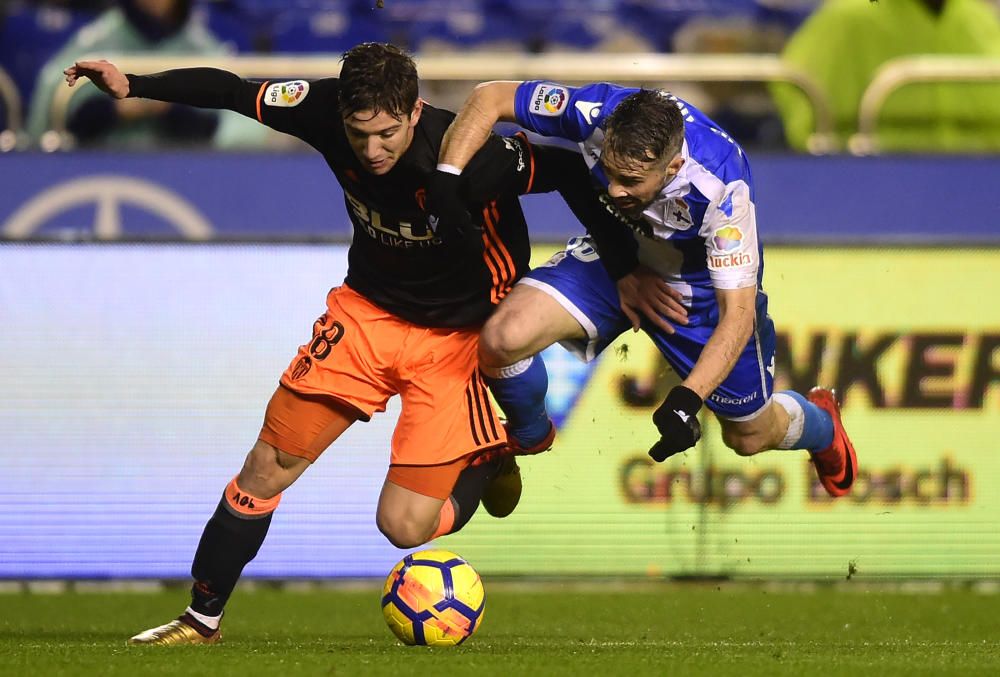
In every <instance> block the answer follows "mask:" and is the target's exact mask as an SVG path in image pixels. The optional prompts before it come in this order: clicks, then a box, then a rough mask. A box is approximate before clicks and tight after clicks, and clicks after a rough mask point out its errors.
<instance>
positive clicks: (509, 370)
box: [479, 355, 535, 378]
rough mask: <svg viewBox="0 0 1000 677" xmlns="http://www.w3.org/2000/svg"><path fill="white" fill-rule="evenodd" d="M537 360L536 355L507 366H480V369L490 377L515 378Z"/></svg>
mask: <svg viewBox="0 0 1000 677" xmlns="http://www.w3.org/2000/svg"><path fill="white" fill-rule="evenodd" d="M534 361H535V356H534V355H532V356H531V357H526V358H524V359H523V360H520V361H518V362H515V363H514V364H511V365H508V366H506V367H480V368H479V369H480V370H481V371H482V372H483V373H484V374H486V376H487V377H489V378H514V377H515V376H520V375H521V374H523V373H524V372H526V371H528V367H530V366H531V363H532V362H534Z"/></svg>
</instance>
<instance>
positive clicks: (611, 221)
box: [529, 145, 639, 280]
mask: <svg viewBox="0 0 1000 677" xmlns="http://www.w3.org/2000/svg"><path fill="white" fill-rule="evenodd" d="M530 147H531V150H532V164H533V166H534V171H533V174H534V178H533V181H532V185H531V186H529V190H530V192H532V193H547V192H551V191H559V194H560V195H561V196H562V198H563V200H565V201H566V204H567V206H569V208H570V210H571V211H572V212H573V215H574V216H576V218H577V219H578V220H579V221H580V223H582V224H583V226H584V228H586V229H587V232H588V233H590V236H591V237H592V238H594V244H596V245H597V251H598V253H599V254H600V255H601V263H602V264H603V265H604V269H605V270H607V271H608V274H609V275H610V276H611V278H612V279H614V280H620V279H621V278H622V277H624V276H625V275H628V274H629V273H631V272H632V271H633V270H635V269H636V267H637V266H638V265H639V259H638V256H637V251H638V249H639V244H638V242H636V239H635V237H634V236H633V234H632V229H631V228H630V227H629V225H628V223H627V221H626V220H625V217H624V216H623V215H622V214H621V212H620V211H619V210H618V209H617V208H616V207H615V205H614V203H613V202H612V201H611V198H610V197H608V195H607V193H606V192H605V191H604V189H603V188H602V187H601V186H599V185H597V183H596V182H595V181H594V178H593V176H592V175H591V173H590V169H589V168H588V167H587V163H586V162H584V160H583V156H582V155H580V154H579V153H576V152H574V151H571V150H568V149H565V148H559V147H556V146H536V145H531V146H530ZM529 225H530V224H529Z"/></svg>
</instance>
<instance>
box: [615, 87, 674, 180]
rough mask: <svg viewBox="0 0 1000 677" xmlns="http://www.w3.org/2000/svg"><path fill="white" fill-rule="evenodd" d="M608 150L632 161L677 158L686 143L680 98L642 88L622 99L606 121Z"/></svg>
mask: <svg viewBox="0 0 1000 677" xmlns="http://www.w3.org/2000/svg"><path fill="white" fill-rule="evenodd" d="M605 131H606V132H607V138H606V139H605V143H604V150H605V151H611V154H612V155H614V156H616V157H619V158H622V159H624V160H628V161H631V162H652V161H655V160H659V159H661V158H664V157H666V158H667V159H668V160H671V159H673V157H674V156H675V155H677V153H679V152H680V151H681V146H682V145H683V144H684V116H683V115H681V111H680V109H679V108H678V107H677V99H675V98H674V97H672V96H670V95H668V94H665V93H664V92H660V91H657V90H653V89H640V90H639V91H638V92H636V93H635V94H631V95H629V96H627V97H626V98H624V99H623V100H622V102H621V103H619V104H618V105H617V106H616V107H615V109H614V110H613V111H611V115H609V116H608V119H607V123H606V124H605Z"/></svg>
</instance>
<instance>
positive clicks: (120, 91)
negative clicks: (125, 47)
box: [63, 59, 129, 99]
mask: <svg viewBox="0 0 1000 677" xmlns="http://www.w3.org/2000/svg"><path fill="white" fill-rule="evenodd" d="M63 75H65V76H66V82H67V84H69V86H70V87H72V86H73V85H75V84H76V81H77V80H79V79H80V78H90V80H91V82H93V83H94V84H95V85H97V88H98V89H99V90H101V91H102V92H104V93H105V94H107V95H108V96H113V97H114V98H116V99H124V98H125V97H126V96H128V92H129V86H128V78H127V77H125V74H124V73H122V72H121V71H120V70H118V67H117V66H115V65H114V64H113V63H109V62H108V61H105V60H103V59H101V60H100V61H77V62H76V63H74V64H73V65H72V66H70V67H69V68H67V69H66V70H64V71H63Z"/></svg>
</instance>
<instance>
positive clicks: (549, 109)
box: [530, 85, 569, 117]
mask: <svg viewBox="0 0 1000 677" xmlns="http://www.w3.org/2000/svg"><path fill="white" fill-rule="evenodd" d="M567 101H569V90H568V89H566V88H565V87H559V86H558V85H537V86H536V87H535V91H534V93H533V94H532V95H531V104H530V107H531V112H532V113H534V114H535V115H547V116H549V117H555V116H557V115H562V114H563V112H564V111H565V110H566V102H567Z"/></svg>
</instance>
